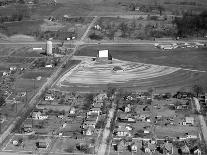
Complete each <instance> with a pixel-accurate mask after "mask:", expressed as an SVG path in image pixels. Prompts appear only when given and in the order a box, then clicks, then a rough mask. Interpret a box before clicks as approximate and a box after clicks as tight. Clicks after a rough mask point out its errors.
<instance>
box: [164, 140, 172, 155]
mask: <svg viewBox="0 0 207 155" xmlns="http://www.w3.org/2000/svg"><path fill="white" fill-rule="evenodd" d="M163 152H164V154H166V155H171V154H173V144H172V143H169V142H165V143H164V144H163Z"/></svg>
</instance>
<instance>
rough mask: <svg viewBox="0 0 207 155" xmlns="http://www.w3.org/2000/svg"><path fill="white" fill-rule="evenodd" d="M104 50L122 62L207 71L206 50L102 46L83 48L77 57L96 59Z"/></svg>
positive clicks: (142, 46) (143, 46)
mask: <svg viewBox="0 0 207 155" xmlns="http://www.w3.org/2000/svg"><path fill="white" fill-rule="evenodd" d="M102 49H108V50H109V52H110V53H111V54H112V57H113V58H116V59H120V60H127V61H134V62H141V63H148V64H156V65H165V66H172V67H183V68H188V69H198V70H206V71H207V69H206V68H207V52H206V50H207V49H206V48H199V49H175V50H172V51H163V50H160V49H157V48H154V46H150V45H146V46H145V45H139V46H133V45H130V46H126V45H123V46H122V45H118V46H117V45H114V46H104V45H100V46H88V47H85V48H82V49H81V50H79V51H77V53H76V55H81V56H93V57H96V56H97V54H98V50H102Z"/></svg>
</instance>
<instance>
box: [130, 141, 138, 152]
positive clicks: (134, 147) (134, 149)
mask: <svg viewBox="0 0 207 155" xmlns="http://www.w3.org/2000/svg"><path fill="white" fill-rule="evenodd" d="M131 151H132V152H137V145H136V144H135V143H134V144H132V145H131Z"/></svg>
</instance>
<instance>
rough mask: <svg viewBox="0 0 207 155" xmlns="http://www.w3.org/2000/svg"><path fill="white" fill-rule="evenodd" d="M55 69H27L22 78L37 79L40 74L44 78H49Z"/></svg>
mask: <svg viewBox="0 0 207 155" xmlns="http://www.w3.org/2000/svg"><path fill="white" fill-rule="evenodd" d="M52 72H53V70H48V71H46V70H45V71H27V72H25V73H24V74H23V75H22V76H21V78H24V79H36V78H37V77H38V76H41V77H43V78H48V77H49V76H50V75H51V74H52Z"/></svg>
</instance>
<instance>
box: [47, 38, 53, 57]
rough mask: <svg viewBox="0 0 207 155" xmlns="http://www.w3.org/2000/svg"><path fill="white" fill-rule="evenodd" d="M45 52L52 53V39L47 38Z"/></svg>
mask: <svg viewBox="0 0 207 155" xmlns="http://www.w3.org/2000/svg"><path fill="white" fill-rule="evenodd" d="M46 54H47V55H52V41H50V40H48V41H47V44H46Z"/></svg>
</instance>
